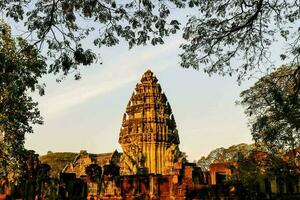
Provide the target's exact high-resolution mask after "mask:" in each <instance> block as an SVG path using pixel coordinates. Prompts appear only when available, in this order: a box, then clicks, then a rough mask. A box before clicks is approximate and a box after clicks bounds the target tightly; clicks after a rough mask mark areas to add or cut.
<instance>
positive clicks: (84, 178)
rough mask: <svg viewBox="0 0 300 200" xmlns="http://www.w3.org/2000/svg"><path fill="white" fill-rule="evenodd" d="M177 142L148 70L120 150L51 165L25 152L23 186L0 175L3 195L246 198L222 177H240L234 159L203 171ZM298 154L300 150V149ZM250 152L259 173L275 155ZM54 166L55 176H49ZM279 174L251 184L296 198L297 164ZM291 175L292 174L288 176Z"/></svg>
mask: <svg viewBox="0 0 300 200" xmlns="http://www.w3.org/2000/svg"><path fill="white" fill-rule="evenodd" d="M0 139H1V135H0ZM179 143H180V141H179V135H178V131H177V129H176V122H175V118H174V115H173V114H172V109H171V106H170V104H169V102H168V100H167V97H166V95H165V94H164V92H163V90H162V88H161V86H160V84H159V83H158V80H157V78H156V77H155V76H154V74H153V73H152V72H151V71H150V70H148V71H146V72H145V73H144V74H143V76H142V78H141V81H140V82H139V83H138V84H137V85H136V87H135V89H134V91H133V93H132V95H131V98H130V100H129V102H128V104H127V106H126V110H125V113H124V115H123V119H122V123H121V128H120V132H119V144H120V145H121V147H122V150H123V152H118V151H116V150H115V151H113V152H111V153H101V154H92V153H88V152H87V151H85V150H81V151H80V153H79V154H78V155H77V154H74V157H72V159H70V160H68V161H67V162H64V164H60V165H53V166H50V164H49V165H48V163H47V162H43V163H42V162H41V161H40V160H39V157H38V155H37V154H35V153H34V151H28V159H27V162H26V167H25V171H26V173H25V174H26V177H27V178H26V181H25V184H23V185H21V186H19V187H12V185H11V184H8V183H7V181H6V180H5V179H1V178H0V200H2V199H6V197H8V196H10V195H11V196H13V197H14V198H17V199H24V200H32V199H45V200H46V199H48V200H54V199H55V200H56V199H61V200H77V199H78V200H79V199H88V200H100V199H101V200H105V199H112V200H117V199H118V200H119V199H120V200H121V199H124V200H133V199H145V200H147V199H149V200H150V199H151V200H154V199H162V200H173V199H174V200H175V199H176V200H183V199H244V194H243V193H242V190H239V188H238V187H235V186H232V185H228V184H227V183H226V178H228V177H229V176H231V177H232V176H233V175H237V174H238V168H239V166H238V164H237V162H236V160H215V161H213V162H211V163H209V166H208V167H203V166H202V168H201V167H200V166H201V163H200V164H199V163H198V164H196V163H189V162H188V161H187V160H186V158H185V154H184V153H183V152H181V151H180V149H179ZM249 152H250V151H249ZM295 152H298V154H300V147H299V148H297V149H295ZM62 154H63V153H62ZM50 155H51V154H50ZM250 155H251V156H252V157H251V158H253V159H254V160H255V162H256V163H257V164H258V165H259V170H260V173H261V174H264V173H265V169H266V168H267V167H268V163H270V162H271V161H272V160H273V158H272V155H269V154H268V153H266V152H262V151H259V150H255V151H253V152H252V153H251V154H250ZM292 155H293V154H291V152H287V154H285V155H284V156H283V160H282V161H283V162H288V161H289V160H290V159H291V157H292ZM64 159H66V157H63V159H61V160H59V159H58V163H61V162H62V161H65V160H64ZM66 163H67V164H66ZM65 164H66V165H65ZM297 166H300V162H299V163H298V164H297ZM51 167H53V168H52V172H54V171H55V172H56V173H55V174H53V173H52V174H51V175H50V173H49V172H50V169H51ZM283 172H284V173H279V174H273V175H271V176H270V175H267V176H262V177H263V178H260V179H259V182H258V183H255V184H256V185H255V188H256V189H255V190H256V191H255V193H256V195H257V196H259V197H261V198H259V199H282V198H281V197H283V196H285V197H286V198H283V199H299V194H300V176H299V175H300V171H299V168H297V169H295V170H294V171H290V170H289V171H283ZM289 173H290V174H292V176H287V174H289ZM226 184H227V185H226ZM277 197H279V198H277Z"/></svg>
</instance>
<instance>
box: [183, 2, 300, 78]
mask: <svg viewBox="0 0 300 200" xmlns="http://www.w3.org/2000/svg"><path fill="white" fill-rule="evenodd" d="M189 6H191V7H196V8H198V9H199V12H200V14H198V13H197V15H198V16H196V15H194V16H191V17H190V19H189V21H188V23H187V24H186V26H185V27H184V35H183V37H184V39H186V41H187V43H186V44H183V45H182V46H181V48H182V49H183V53H182V54H181V55H180V56H181V58H182V62H181V66H182V67H186V68H188V67H193V68H195V69H199V67H200V66H201V65H203V66H204V67H205V71H206V72H208V73H209V74H212V73H220V74H222V75H225V74H229V75H232V74H234V73H236V74H237V76H238V80H239V81H241V80H242V79H243V78H244V77H245V75H246V74H249V73H251V72H253V70H259V69H260V68H261V69H262V68H268V67H270V64H271V63H272V61H274V60H272V59H274V57H273V58H271V54H272V53H273V52H274V51H273V50H274V46H273V47H272V44H274V43H276V42H277V41H278V40H283V43H284V44H285V46H287V47H288V48H287V49H284V48H283V49H278V50H279V51H280V58H281V59H282V60H285V59H287V60H288V62H292V63H293V64H299V56H300V43H299V40H300V34H299V29H298V27H297V22H298V24H299V19H300V10H299V7H300V1H299V0H291V1H286V0H233V1H214V0H207V1H204V0H203V1H202V0H191V1H189ZM272 48H273V49H272ZM275 59H276V58H275Z"/></svg>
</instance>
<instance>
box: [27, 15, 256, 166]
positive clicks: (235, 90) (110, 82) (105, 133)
mask: <svg viewBox="0 0 300 200" xmlns="http://www.w3.org/2000/svg"><path fill="white" fill-rule="evenodd" d="M183 15H184V14H182V13H178V14H177V15H176V17H178V18H181V19H182V18H184V17H183ZM181 42H182V39H181V34H177V35H175V36H172V37H170V38H168V39H166V41H165V45H161V46H156V47H153V46H142V47H136V48H134V49H132V50H130V51H129V50H128V46H127V45H125V44H122V43H121V44H120V45H118V46H117V47H112V48H101V49H100V50H99V49H97V53H99V54H100V55H101V58H102V61H103V65H100V64H99V63H96V64H94V65H92V66H90V67H87V68H85V69H83V70H81V72H82V76H83V78H82V79H81V80H80V81H74V80H73V78H72V75H71V76H69V77H68V78H67V80H65V81H63V82H62V83H56V82H55V79H56V77H53V76H46V77H44V78H43V79H42V80H41V82H45V83H46V84H47V87H46V95H45V96H42V97H39V96H38V95H36V94H33V96H34V98H35V99H36V100H37V101H38V102H39V108H40V110H41V114H42V116H43V117H44V125H42V126H35V128H34V130H35V133H34V134H31V135H27V137H26V144H25V145H26V147H27V148H29V149H34V150H36V152H38V153H39V154H45V153H46V152H47V151H50V150H51V151H54V152H56V151H69V152H70V151H71V152H79V151H80V150H81V149H85V150H87V151H88V152H93V153H104V152H112V151H114V150H115V149H117V150H121V148H120V145H119V144H118V137H119V130H120V127H121V121H122V116H123V113H124V112H125V108H126V105H127V103H128V100H129V98H130V96H131V94H132V92H133V90H134V88H135V85H136V83H138V82H139V81H140V78H141V76H142V74H143V73H144V72H145V71H146V70H147V69H151V70H152V71H153V72H154V74H155V75H156V76H157V78H158V80H159V82H160V84H161V86H162V89H163V91H164V92H165V93H166V96H167V98H168V100H169V102H170V104H171V107H172V110H173V113H174V116H175V120H176V123H177V128H178V131H179V137H180V148H181V150H182V151H184V152H186V153H187V155H188V158H189V160H190V161H193V160H196V159H199V158H200V157H201V156H203V155H207V154H208V153H209V152H210V151H211V150H213V149H215V148H218V147H228V146H230V145H233V144H239V143H251V142H252V141H251V134H250V131H249V128H248V127H247V120H246V117H245V115H244V113H243V108H242V107H240V106H236V105H235V101H236V100H238V98H239V94H240V92H241V91H242V90H244V89H246V88H248V87H249V86H250V85H252V84H253V80H252V81H245V82H243V84H242V85H241V86H238V84H237V82H236V79H235V78H230V77H220V76H218V75H214V76H212V77H209V76H208V75H207V74H205V73H203V70H200V71H195V70H193V69H183V68H181V67H180V66H179V57H178V54H179V52H180V50H179V45H180V44H181ZM90 43H91V41H87V42H86V44H85V45H86V46H89V45H90Z"/></svg>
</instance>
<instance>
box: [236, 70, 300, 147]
mask: <svg viewBox="0 0 300 200" xmlns="http://www.w3.org/2000/svg"><path fill="white" fill-rule="evenodd" d="M299 87H300V69H299V67H298V66H294V65H287V66H282V67H280V68H279V69H278V70H276V71H275V72H273V73H271V74H270V75H267V76H265V77H263V78H261V79H260V80H259V81H257V82H256V83H255V85H254V86H252V87H251V88H249V89H247V90H245V91H243V92H242V93H241V99H242V100H241V102H240V103H241V104H242V105H243V106H245V108H246V110H245V113H246V115H247V116H248V117H249V119H250V120H249V124H250V127H251V133H252V136H253V139H254V140H255V141H256V143H258V144H263V145H266V146H267V147H268V148H269V149H270V150H275V151H278V150H288V151H290V150H294V149H295V148H297V147H299V146H300V89H299Z"/></svg>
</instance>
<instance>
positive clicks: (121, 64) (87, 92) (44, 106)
mask: <svg viewBox="0 0 300 200" xmlns="http://www.w3.org/2000/svg"><path fill="white" fill-rule="evenodd" d="M179 44H180V41H179V40H177V42H173V43H172V45H169V46H167V45H164V46H160V47H158V48H153V47H152V48H137V49H135V50H133V51H131V52H126V53H124V54H123V55H119V56H116V57H115V58H113V59H111V60H110V61H109V62H108V63H107V64H106V65H104V66H103V67H101V68H99V69H98V70H97V72H99V73H94V74H89V75H85V76H84V79H82V80H80V81H79V82H78V81H70V82H67V85H64V87H63V88H59V86H58V84H56V85H54V84H52V85H51V87H54V89H53V90H52V91H54V92H51V91H50V92H48V94H47V95H46V96H45V97H42V98H38V101H39V104H40V109H41V112H42V115H43V116H44V117H45V118H47V119H49V118H52V117H56V116H57V115H59V114H63V113H64V112H66V111H67V110H68V109H71V108H72V107H74V106H77V105H79V104H82V103H84V102H86V101H89V100H91V99H93V98H95V97H98V96H100V95H105V94H107V93H109V92H111V91H113V90H116V89H118V88H121V87H122V86H124V85H126V84H128V83H130V82H132V81H137V80H138V79H139V78H140V76H141V74H142V73H143V72H144V71H145V69H147V68H149V67H150V66H145V65H146V64H148V63H153V60H156V61H157V62H158V61H159V60H162V59H167V58H168V57H169V56H168V55H169V54H174V53H176V51H177V49H178V46H179ZM173 56H174V55H173ZM167 67H169V65H166V66H160V68H157V67H155V66H153V67H151V68H152V69H154V71H155V72H159V71H162V70H164V69H166V68H167ZM63 84H65V83H63ZM55 88H56V89H55Z"/></svg>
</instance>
